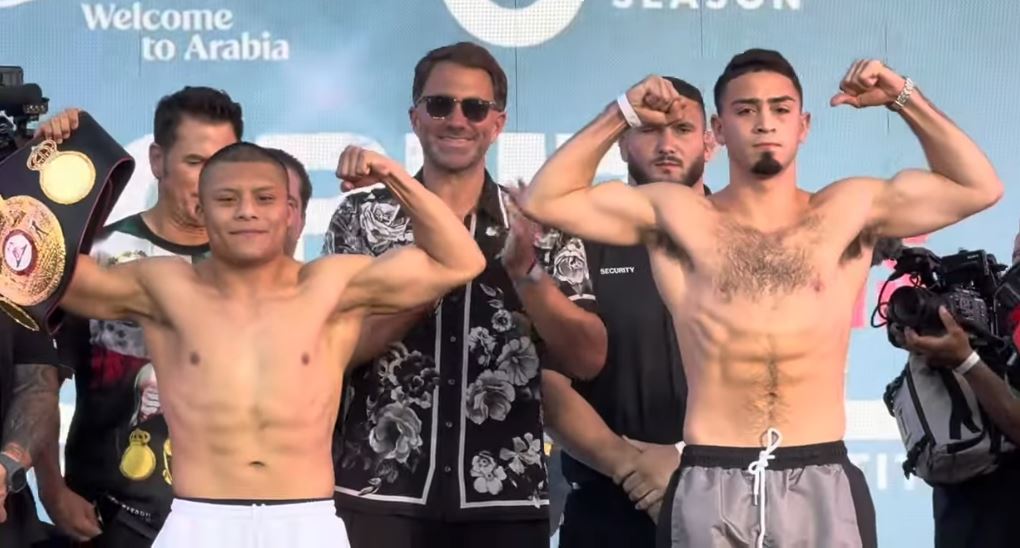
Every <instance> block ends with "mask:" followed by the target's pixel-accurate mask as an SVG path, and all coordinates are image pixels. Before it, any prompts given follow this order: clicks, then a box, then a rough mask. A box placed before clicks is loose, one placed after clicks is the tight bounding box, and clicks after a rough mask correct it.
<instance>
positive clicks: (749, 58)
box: [713, 48, 804, 112]
mask: <svg viewBox="0 0 1020 548" xmlns="http://www.w3.org/2000/svg"><path fill="white" fill-rule="evenodd" d="M749 72H774V73H776V74H780V75H782V76H785V77H787V78H789V79H790V81H791V82H793V87H794V88H796V89H797V98H798V99H800V100H801V102H803V100H804V91H803V89H801V87H800V79H798V78H797V73H796V72H795V71H794V70H793V65H791V64H790V62H789V61H787V60H786V58H785V57H783V56H782V54H780V53H779V52H778V51H775V50H770V49H760V48H754V49H749V50H747V51H745V52H743V53H738V54H737V55H734V56H733V59H730V62H729V64H727V65H726V68H725V69H724V70H723V73H722V74H721V75H719V79H718V80H716V81H715V89H714V90H713V95H714V99H715V111H716V112H722V107H723V105H722V100H723V95H724V94H725V93H726V86H727V85H729V83H730V82H732V81H733V80H735V79H737V78H739V77H741V76H743V75H745V74H747V73H749Z"/></svg>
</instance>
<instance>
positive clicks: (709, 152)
mask: <svg viewBox="0 0 1020 548" xmlns="http://www.w3.org/2000/svg"><path fill="white" fill-rule="evenodd" d="M704 139H705V163H706V164H707V163H708V162H711V161H712V158H713V157H714V156H715V153H716V151H718V150H719V146H718V143H717V142H716V139H715V134H714V133H712V132H711V131H706V132H705V134H704Z"/></svg>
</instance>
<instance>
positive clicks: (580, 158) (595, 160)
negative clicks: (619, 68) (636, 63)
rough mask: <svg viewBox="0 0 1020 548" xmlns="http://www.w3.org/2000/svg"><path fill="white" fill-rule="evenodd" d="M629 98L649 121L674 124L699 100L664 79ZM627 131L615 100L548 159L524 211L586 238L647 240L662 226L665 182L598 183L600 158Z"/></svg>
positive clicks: (643, 84)
mask: <svg viewBox="0 0 1020 548" xmlns="http://www.w3.org/2000/svg"><path fill="white" fill-rule="evenodd" d="M627 98H628V100H629V101H630V103H631V105H632V106H633V108H634V110H635V111H636V112H637V114H638V116H639V118H641V121H642V123H644V124H650V125H662V124H666V123H673V122H675V121H676V120H678V119H680V118H682V117H684V116H692V115H695V114H696V112H695V111H696V110H697V109H695V108H688V106H689V104H693V103H692V102H691V101H689V100H687V99H686V98H683V97H681V96H680V95H679V94H677V92H676V90H675V89H674V88H673V86H672V85H671V84H670V83H669V82H667V81H666V80H664V79H662V78H659V77H649V78H647V79H645V80H644V81H642V82H641V83H639V84H638V85H636V86H634V87H633V88H631V89H630V90H629V91H628V92H627ZM699 115H700V114H699ZM626 129H627V122H626V121H625V119H624V117H623V114H622V112H621V110H620V107H619V106H618V105H617V104H616V103H615V102H614V103H613V104H611V105H609V106H608V107H607V108H606V109H605V110H604V111H603V112H602V114H600V115H599V116H598V117H597V118H595V120H594V121H592V122H591V123H590V124H588V125H587V126H586V127H585V128H584V129H582V130H581V131H580V132H578V133H577V134H575V135H574V136H573V137H571V139H570V140H569V141H567V142H566V143H564V145H563V146H562V147H560V148H559V149H558V150H557V151H556V152H555V153H553V155H552V156H551V157H550V158H549V160H548V161H546V163H545V165H543V166H542V168H541V169H540V170H539V171H538V173H537V174H536V175H535V178H534V179H533V180H532V182H531V184H530V185H528V188H527V190H526V192H525V194H524V199H523V200H522V202H521V208H522V209H523V210H524V213H525V214H526V215H528V216H529V217H531V218H532V219H534V220H536V221H538V222H539V223H541V224H543V225H546V226H551V227H555V228H558V229H560V230H562V231H564V232H567V233H570V234H574V235H576V236H577V237H579V238H582V239H586V240H593V241H599V242H604V243H608V244H614V245H636V244H638V243H641V242H642V241H643V240H644V239H645V236H646V235H647V234H648V233H649V232H653V231H655V229H656V210H655V206H654V200H655V195H656V193H657V192H658V191H659V190H658V188H657V187H658V186H659V185H655V184H652V185H644V186H642V187H631V186H628V185H626V184H624V183H621V182H611V183H604V184H601V185H597V186H592V181H593V180H594V178H595V171H596V169H597V167H598V164H599V162H600V161H601V160H602V158H603V157H604V156H605V155H606V153H607V152H608V151H609V149H610V147H612V145H613V143H615V142H616V140H617V139H618V138H619V137H620V135H622V134H623V132H624V131H625V130H626Z"/></svg>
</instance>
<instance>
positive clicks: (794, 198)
mask: <svg viewBox="0 0 1020 548" xmlns="http://www.w3.org/2000/svg"><path fill="white" fill-rule="evenodd" d="M801 194H803V193H802V191H801V190H800V189H799V188H797V164H796V163H791V164H790V165H788V166H786V168H785V169H783V171H781V172H779V173H777V174H776V175H773V176H771V177H761V176H759V175H755V174H753V173H751V172H750V171H749V170H748V169H747V168H744V167H738V166H735V165H733V163H732V162H731V163H730V184H729V186H727V187H726V188H725V189H724V190H723V191H722V192H720V193H719V195H720V196H719V197H720V198H722V199H723V201H724V202H725V203H726V207H727V209H730V210H731V211H732V212H733V213H734V214H736V215H737V216H738V217H739V218H743V219H747V220H749V221H750V222H751V223H752V224H754V226H756V227H758V228H759V229H766V230H767V229H768V228H769V227H781V226H783V225H785V224H786V223H787V222H789V220H790V219H791V218H792V217H794V216H796V215H797V214H798V213H799V212H800V210H801V209H802V207H803V205H804V204H803V203H802V200H801Z"/></svg>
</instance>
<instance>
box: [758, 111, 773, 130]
mask: <svg viewBox="0 0 1020 548" xmlns="http://www.w3.org/2000/svg"><path fill="white" fill-rule="evenodd" d="M775 130H776V128H775V120H774V119H773V117H772V115H771V114H770V113H769V112H768V109H762V110H761V111H759V112H758V116H757V118H756V119H755V121H754V132H755V133H758V134H763V133H772V132H773V131H775Z"/></svg>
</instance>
